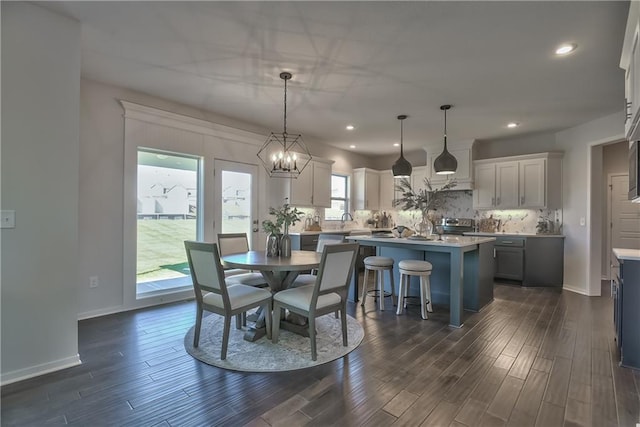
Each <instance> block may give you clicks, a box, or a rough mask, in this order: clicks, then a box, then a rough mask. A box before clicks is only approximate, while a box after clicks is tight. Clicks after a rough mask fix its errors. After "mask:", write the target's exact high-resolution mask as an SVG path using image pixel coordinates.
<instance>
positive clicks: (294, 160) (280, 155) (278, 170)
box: [258, 72, 311, 179]
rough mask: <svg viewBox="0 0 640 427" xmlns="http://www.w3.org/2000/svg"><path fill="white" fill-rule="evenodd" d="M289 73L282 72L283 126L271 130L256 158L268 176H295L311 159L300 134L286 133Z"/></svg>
mask: <svg viewBox="0 0 640 427" xmlns="http://www.w3.org/2000/svg"><path fill="white" fill-rule="evenodd" d="M291 77H292V75H291V73H288V72H282V73H280V78H281V79H282V80H284V128H283V131H282V133H274V132H271V134H270V135H269V137H268V138H267V140H266V141H265V142H264V144H263V145H262V148H260V151H258V158H259V159H260V161H261V162H262V166H264V169H265V170H266V171H267V173H268V174H269V176H270V177H275V178H294V179H295V178H297V177H298V176H299V175H300V173H301V172H302V171H303V170H304V168H305V167H306V166H307V165H308V164H309V162H310V161H311V153H310V152H309V150H308V149H307V146H306V145H305V144H304V141H303V140H302V135H300V134H293V135H290V134H288V133H287V80H291Z"/></svg>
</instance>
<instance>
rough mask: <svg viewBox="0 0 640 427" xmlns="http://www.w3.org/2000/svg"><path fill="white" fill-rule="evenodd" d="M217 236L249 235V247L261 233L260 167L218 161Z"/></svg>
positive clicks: (215, 197) (216, 178) (216, 179)
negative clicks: (229, 234) (259, 211)
mask: <svg viewBox="0 0 640 427" xmlns="http://www.w3.org/2000/svg"><path fill="white" fill-rule="evenodd" d="M214 169H215V170H214V174H215V176H214V182H215V185H214V222H213V229H214V234H215V235H216V236H217V234H218V233H247V237H248V239H249V247H250V248H252V249H254V239H255V238H257V236H258V232H259V231H260V229H259V225H258V191H257V188H258V187H257V182H258V167H257V166H256V165H250V164H246V163H238V162H230V161H226V160H215V164H214Z"/></svg>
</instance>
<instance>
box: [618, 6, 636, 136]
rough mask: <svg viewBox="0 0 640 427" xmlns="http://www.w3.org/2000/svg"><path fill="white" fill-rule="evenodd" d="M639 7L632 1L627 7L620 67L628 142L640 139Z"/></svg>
mask: <svg viewBox="0 0 640 427" xmlns="http://www.w3.org/2000/svg"><path fill="white" fill-rule="evenodd" d="M639 34H640V5H638V2H635V1H632V2H630V5H629V15H628V17H627V27H626V30H625V36H624V44H623V46H622V56H621V57H620V67H621V68H623V69H624V70H625V80H624V96H625V122H624V130H625V135H626V137H627V138H628V139H629V140H635V139H640V126H638V122H639V121H640V120H639V119H640V46H638V43H639Z"/></svg>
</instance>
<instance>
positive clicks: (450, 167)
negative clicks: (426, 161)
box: [433, 105, 458, 175]
mask: <svg viewBox="0 0 640 427" xmlns="http://www.w3.org/2000/svg"><path fill="white" fill-rule="evenodd" d="M450 108H451V105H441V106H440V109H441V110H442V111H444V150H443V151H442V154H440V155H439V156H438V157H437V158H436V160H435V161H434V162H433V169H434V170H435V171H436V173H437V174H438V175H449V174H452V173H455V171H456V169H458V161H457V160H456V158H455V157H453V154H451V153H450V152H449V151H448V150H447V110H448V109H450Z"/></svg>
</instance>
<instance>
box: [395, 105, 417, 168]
mask: <svg viewBox="0 0 640 427" xmlns="http://www.w3.org/2000/svg"><path fill="white" fill-rule="evenodd" d="M406 118H407V116H406V115H405V114H402V115H400V116H398V120H400V158H399V159H398V160H396V162H395V163H394V164H393V166H392V167H391V170H392V171H393V177H394V178H409V177H410V176H411V171H412V170H413V168H412V167H411V163H409V161H408V160H407V159H405V158H404V153H403V151H402V150H403V147H402V146H403V142H402V139H403V128H402V122H403V121H404V119H406Z"/></svg>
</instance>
